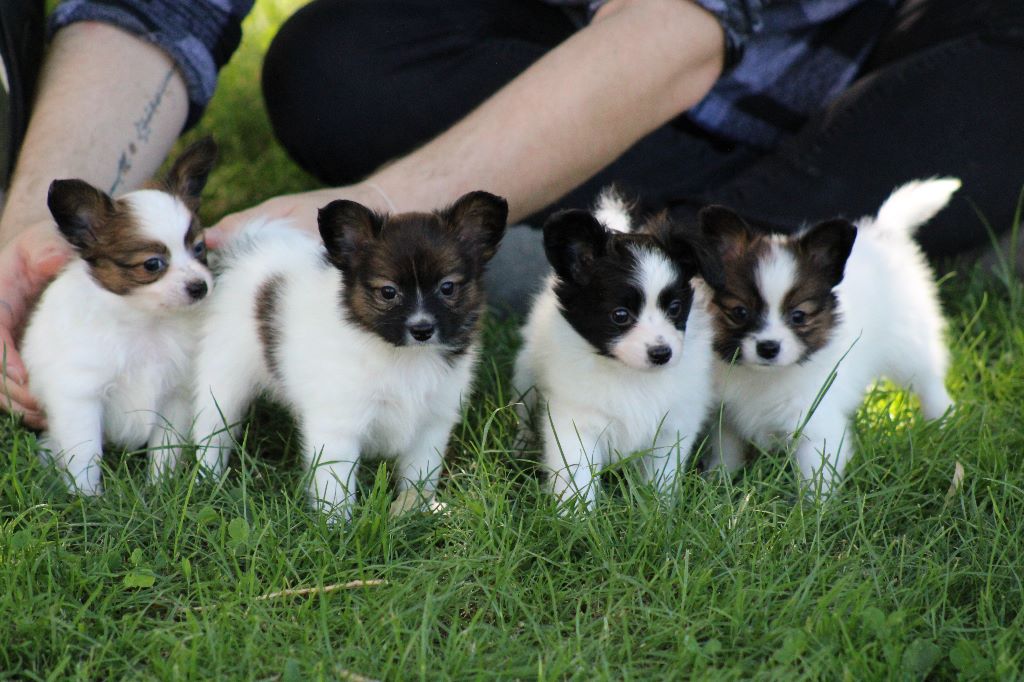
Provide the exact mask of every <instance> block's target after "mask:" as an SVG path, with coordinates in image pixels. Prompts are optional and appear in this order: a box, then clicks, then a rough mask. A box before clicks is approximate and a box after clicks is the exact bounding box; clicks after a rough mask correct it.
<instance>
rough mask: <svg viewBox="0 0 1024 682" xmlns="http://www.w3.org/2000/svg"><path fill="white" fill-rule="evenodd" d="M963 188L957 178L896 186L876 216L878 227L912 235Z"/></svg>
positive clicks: (921, 181)
mask: <svg viewBox="0 0 1024 682" xmlns="http://www.w3.org/2000/svg"><path fill="white" fill-rule="evenodd" d="M959 188H960V180H959V179H958V178H929V179H927V180H914V181H912V182H908V183H907V184H905V185H902V186H900V187H897V188H896V190H894V191H893V193H892V194H890V195H889V198H888V199H886V200H885V203H883V204H882V207H881V208H879V209H878V216H877V217H876V218H875V219H874V221H873V222H874V224H875V225H876V229H879V230H884V231H889V230H891V231H893V232H899V233H901V234H906V235H912V234H914V233H915V232H916V231H917V228H919V227H920V226H921V225H924V224H925V223H926V222H928V221H929V220H931V219H932V218H933V217H934V216H935V214H936V213H938V212H939V211H941V210H942V209H943V208H944V207H945V206H946V204H948V203H949V200H950V198H951V197H952V196H953V193H954V192H956V191H957V190H958V189H959Z"/></svg>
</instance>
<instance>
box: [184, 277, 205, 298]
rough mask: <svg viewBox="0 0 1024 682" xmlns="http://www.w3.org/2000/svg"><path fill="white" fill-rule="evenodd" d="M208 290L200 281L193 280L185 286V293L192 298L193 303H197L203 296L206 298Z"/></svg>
mask: <svg viewBox="0 0 1024 682" xmlns="http://www.w3.org/2000/svg"><path fill="white" fill-rule="evenodd" d="M208 290H209V289H208V287H207V286H206V282H204V281H203V280H201V279H196V280H193V281H191V282H189V283H188V284H187V285H185V291H187V292H188V295H189V296H191V297H192V300H193V301H198V300H199V299H201V298H202V297H203V296H206V292H207V291H208Z"/></svg>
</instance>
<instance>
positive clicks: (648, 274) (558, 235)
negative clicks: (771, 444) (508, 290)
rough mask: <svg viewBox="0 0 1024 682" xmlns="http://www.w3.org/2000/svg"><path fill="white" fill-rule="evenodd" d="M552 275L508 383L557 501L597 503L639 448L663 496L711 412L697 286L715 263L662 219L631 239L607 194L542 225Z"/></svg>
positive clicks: (711, 275)
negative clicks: (618, 466)
mask: <svg viewBox="0 0 1024 682" xmlns="http://www.w3.org/2000/svg"><path fill="white" fill-rule="evenodd" d="M544 248H545V250H546V252H547V256H548V260H549V261H550V262H551V264H552V266H554V271H555V272H554V275H553V276H552V277H551V278H550V280H549V281H548V283H547V286H546V287H545V288H544V290H543V291H542V292H541V293H540V294H539V295H538V297H537V299H536V301H535V302H534V305H533V308H532V310H531V312H530V315H529V319H528V321H527V323H526V326H525V327H524V328H523V339H524V344H523V348H522V350H521V351H520V353H519V356H518V358H517V359H516V367H515V377H514V385H515V388H516V390H517V391H518V392H519V394H520V395H521V396H523V400H524V404H525V405H526V406H527V407H528V408H529V411H530V412H532V413H533V414H532V417H533V420H534V422H535V424H536V426H537V428H538V431H539V432H540V433H541V436H542V439H543V465H544V467H545V469H546V470H547V472H548V474H549V477H550V484H551V486H552V489H553V492H554V494H555V495H556V496H558V497H559V498H560V499H561V500H562V501H563V502H571V501H574V500H576V501H582V502H583V503H585V504H586V505H588V506H591V505H592V504H593V502H594V500H595V495H596V487H597V481H596V477H597V476H598V474H599V473H600V471H601V469H602V468H604V467H605V466H607V465H608V464H610V463H611V462H613V461H615V460H616V459H617V458H619V457H626V456H629V455H631V454H633V453H635V452H638V451H643V452H644V453H645V454H644V455H643V456H642V457H641V458H640V459H641V462H642V466H643V471H644V474H645V476H646V478H647V479H648V480H650V481H652V482H654V483H655V484H656V485H657V486H658V487H659V488H660V489H661V490H667V489H669V488H670V487H671V486H672V485H673V483H674V481H675V476H676V473H677V472H678V471H679V470H680V469H681V468H682V467H683V466H684V465H685V463H686V461H687V459H688V458H689V456H690V452H691V450H692V449H693V447H694V444H695V441H696V438H697V435H698V433H699V430H700V428H701V426H702V424H703V423H704V422H705V420H706V419H707V416H708V412H709V409H710V408H711V406H712V400H713V394H712V388H711V382H712V351H711V321H710V317H709V314H708V312H707V309H706V304H705V292H704V285H703V284H702V283H701V282H700V280H694V282H693V283H691V280H693V279H694V278H695V277H698V276H701V277H703V278H704V279H707V280H709V281H712V282H715V283H716V284H717V283H718V279H719V278H720V276H721V275H720V273H719V271H718V270H717V269H716V267H715V262H716V261H715V260H714V259H712V258H708V257H707V255H706V254H705V252H704V249H703V248H702V246H701V244H700V243H699V240H697V241H695V240H694V239H693V238H692V237H690V236H687V235H685V234H684V233H683V231H682V230H679V229H677V228H676V227H675V226H673V225H672V224H670V223H669V222H668V221H667V220H666V219H665V218H664V217H663V216H661V217H656V218H654V219H652V220H650V221H649V222H647V223H646V224H645V225H644V226H643V227H642V228H641V229H639V230H636V231H633V230H632V228H631V220H630V216H629V214H628V211H627V210H626V207H625V205H624V203H623V202H622V200H621V199H620V198H618V197H617V196H616V195H615V194H613V193H610V192H606V193H605V194H604V195H603V196H602V197H601V199H600V201H599V205H598V208H597V210H596V212H595V214H591V213H590V212H587V211H580V210H572V211H562V212H560V213H556V214H555V215H553V216H552V217H551V218H550V219H549V220H548V222H547V223H546V224H545V226H544Z"/></svg>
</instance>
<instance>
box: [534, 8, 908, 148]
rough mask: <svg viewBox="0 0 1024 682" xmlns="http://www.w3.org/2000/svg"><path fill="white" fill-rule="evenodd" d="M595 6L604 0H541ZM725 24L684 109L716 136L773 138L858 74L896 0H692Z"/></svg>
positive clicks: (763, 141)
mask: <svg viewBox="0 0 1024 682" xmlns="http://www.w3.org/2000/svg"><path fill="white" fill-rule="evenodd" d="M545 1H546V2H548V3H550V4H555V5H560V6H564V7H572V6H578V7H586V8H588V9H589V10H590V11H591V12H593V11H596V10H597V9H598V8H599V7H600V6H601V5H602V4H604V0H545ZM693 1H694V2H695V3H696V4H698V5H700V6H701V7H703V8H704V9H706V10H707V11H709V12H711V13H712V14H714V15H715V17H716V18H717V19H718V21H719V22H720V23H721V25H722V29H723V30H724V31H725V38H726V71H725V73H724V74H723V75H722V77H721V78H719V79H718V82H717V83H715V86H714V87H713V88H712V89H711V91H710V92H709V93H708V94H707V96H706V97H705V98H704V99H703V100H701V101H700V102H699V103H698V104H697V105H696V106H694V107H693V108H692V109H690V111H689V112H687V116H688V117H689V118H690V120H691V121H693V122H694V123H695V124H697V125H698V126H700V127H701V128H702V129H703V130H705V131H707V132H709V133H711V134H713V135H716V136H718V137H720V138H723V139H727V140H732V141H734V142H742V143H745V144H749V145H752V146H754V147H757V148H760V149H768V148H771V147H773V146H775V145H776V144H777V143H778V142H779V141H781V140H782V139H783V138H785V137H788V136H789V135H791V134H793V133H795V132H796V131H797V130H799V129H800V127H801V126H802V125H803V124H804V123H805V122H806V121H807V119H808V118H809V117H810V116H811V115H812V114H814V113H816V112H818V111H821V110H822V109H824V108H825V107H826V106H827V105H828V104H829V103H830V102H831V101H832V100H833V99H835V98H836V97H837V96H838V95H839V93H841V92H842V91H843V90H844V89H845V88H846V87H847V86H848V85H849V84H850V83H852V82H853V79H854V78H855V77H856V76H857V74H858V72H859V71H860V68H861V66H862V65H863V63H864V62H865V61H866V60H867V58H868V56H869V54H870V53H871V50H872V48H873V47H874V46H875V44H876V43H877V41H878V36H879V35H880V34H881V32H882V29H883V27H884V25H885V22H886V20H887V19H888V18H889V17H890V15H891V14H892V10H893V7H894V6H895V5H896V3H897V0H775V1H772V0H693Z"/></svg>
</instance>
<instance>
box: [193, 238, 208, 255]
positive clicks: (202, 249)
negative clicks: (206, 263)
mask: <svg viewBox="0 0 1024 682" xmlns="http://www.w3.org/2000/svg"><path fill="white" fill-rule="evenodd" d="M192 255H193V256H195V257H196V258H202V257H203V256H204V255H206V242H204V241H198V242H196V243H195V244H193V245H192Z"/></svg>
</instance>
